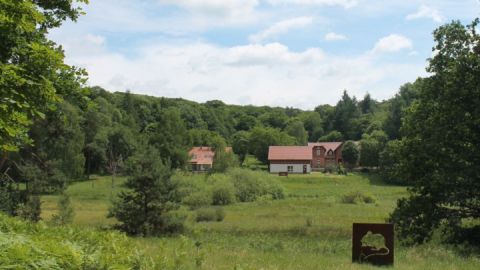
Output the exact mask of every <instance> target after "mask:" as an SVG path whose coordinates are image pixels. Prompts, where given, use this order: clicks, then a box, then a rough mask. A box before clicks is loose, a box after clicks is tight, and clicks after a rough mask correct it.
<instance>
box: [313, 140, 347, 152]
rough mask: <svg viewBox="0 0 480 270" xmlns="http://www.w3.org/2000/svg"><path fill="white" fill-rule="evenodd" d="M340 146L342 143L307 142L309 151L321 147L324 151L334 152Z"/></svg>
mask: <svg viewBox="0 0 480 270" xmlns="http://www.w3.org/2000/svg"><path fill="white" fill-rule="evenodd" d="M341 145H342V142H315V143H311V142H309V143H308V146H309V147H310V149H311V148H313V147H315V146H323V148H325V150H326V151H328V150H332V151H335V150H337V148H338V147H340V146H341Z"/></svg>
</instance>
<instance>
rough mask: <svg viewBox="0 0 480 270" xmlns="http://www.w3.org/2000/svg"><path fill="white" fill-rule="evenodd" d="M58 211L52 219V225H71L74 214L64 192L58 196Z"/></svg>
mask: <svg viewBox="0 0 480 270" xmlns="http://www.w3.org/2000/svg"><path fill="white" fill-rule="evenodd" d="M58 209H59V211H58V213H57V214H56V215H54V216H53V217H52V223H53V224H55V225H65V224H69V223H72V221H73V217H74V215H75V213H74V210H73V207H72V205H71V202H70V197H69V196H68V194H66V193H65V192H64V193H63V194H62V196H60V200H59V201H58Z"/></svg>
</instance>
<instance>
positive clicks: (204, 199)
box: [182, 190, 212, 209]
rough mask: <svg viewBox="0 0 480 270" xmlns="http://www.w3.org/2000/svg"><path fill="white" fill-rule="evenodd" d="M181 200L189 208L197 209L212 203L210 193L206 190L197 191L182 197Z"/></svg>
mask: <svg viewBox="0 0 480 270" xmlns="http://www.w3.org/2000/svg"><path fill="white" fill-rule="evenodd" d="M182 202H183V203H184V204H186V205H188V206H189V207H190V209H197V208H201V207H205V206H208V205H212V195H211V194H209V193H208V192H207V191H204V190H202V191H197V192H194V193H191V194H190V195H188V196H186V197H185V198H183V200H182Z"/></svg>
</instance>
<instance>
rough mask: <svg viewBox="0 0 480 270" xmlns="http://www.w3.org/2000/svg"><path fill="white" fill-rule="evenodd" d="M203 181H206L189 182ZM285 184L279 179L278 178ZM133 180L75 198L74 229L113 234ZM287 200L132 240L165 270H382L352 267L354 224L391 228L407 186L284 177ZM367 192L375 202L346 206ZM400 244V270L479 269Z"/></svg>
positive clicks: (363, 179) (85, 187)
mask: <svg viewBox="0 0 480 270" xmlns="http://www.w3.org/2000/svg"><path fill="white" fill-rule="evenodd" d="M185 177H198V176H185ZM272 177H278V176H272ZM125 179H126V178H122V177H119V178H116V179H115V181H114V184H113V187H112V181H111V177H94V178H93V179H92V180H90V181H85V182H77V183H75V184H73V185H71V186H70V187H69V188H68V190H67V192H68V194H69V195H70V196H71V199H72V203H73V207H74V209H75V219H74V226H78V227H87V228H106V227H108V226H109V225H112V224H114V223H115V220H112V219H107V218H106V214H107V212H108V207H109V206H110V203H111V200H112V198H113V197H114V196H115V195H116V194H117V193H118V192H119V191H120V190H121V189H122V185H121V184H122V182H124V181H125ZM279 180H280V181H281V183H282V185H283V187H284V189H285V195H286V198H285V199H282V200H268V199H265V200H263V199H261V200H257V201H255V202H250V203H235V204H232V205H229V206H225V207H224V210H225V213H226V216H225V218H224V220H223V221H221V222H195V220H194V211H190V210H189V209H188V208H187V207H182V211H185V212H186V213H187V215H188V219H187V230H186V231H185V233H184V234H183V235H175V236H168V237H162V238H131V240H132V241H133V244H134V245H136V246H137V249H138V250H141V251H143V252H144V253H145V254H146V257H145V260H154V261H156V262H159V263H157V265H158V268H159V269H375V268H376V267H373V266H369V265H359V264H352V263H351V230H352V223H353V222H385V221H386V219H387V218H388V215H389V213H390V212H391V211H392V210H393V208H394V207H395V203H396V200H397V199H398V198H401V197H402V196H406V195H407V191H406V188H405V187H399V186H391V185H386V184H384V183H382V182H381V181H380V180H379V179H378V178H377V177H375V176H372V175H366V174H350V175H348V176H339V175H330V174H323V173H313V174H311V175H290V176H288V177H279ZM352 193H360V194H363V195H366V196H368V197H369V198H373V202H372V203H363V202H356V203H345V202H344V199H343V198H344V196H345V195H348V194H352ZM57 199H58V197H57V196H43V197H42V202H43V203H42V215H43V216H42V217H43V219H44V220H47V221H48V220H49V219H50V218H51V216H52V214H54V213H56V211H57V209H56V207H57V206H56V201H57ZM437 242H438V241H435V240H433V241H432V242H431V243H429V244H425V245H420V246H415V247H403V246H400V245H398V244H397V245H396V251H395V266H394V268H395V269H479V267H480V258H479V257H478V255H474V254H462V252H461V249H460V248H454V247H451V246H445V245H442V244H438V243H437Z"/></svg>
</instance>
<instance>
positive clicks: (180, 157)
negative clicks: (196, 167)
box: [146, 108, 188, 168]
mask: <svg viewBox="0 0 480 270" xmlns="http://www.w3.org/2000/svg"><path fill="white" fill-rule="evenodd" d="M146 130H147V133H148V134H149V143H150V144H151V145H153V146H155V147H156V148H157V149H158V151H159V155H160V157H161V158H162V160H163V161H164V162H171V164H172V168H181V167H183V166H184V165H185V163H186V161H187V158H188V157H187V152H188V147H187V143H188V133H187V129H186V127H185V123H184V122H183V120H182V118H181V117H180V113H179V111H178V110H176V109H174V108H171V109H170V108H169V109H166V110H162V111H161V113H160V114H159V116H158V119H157V121H156V122H155V123H152V124H150V125H149V126H148V127H147V128H146Z"/></svg>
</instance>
